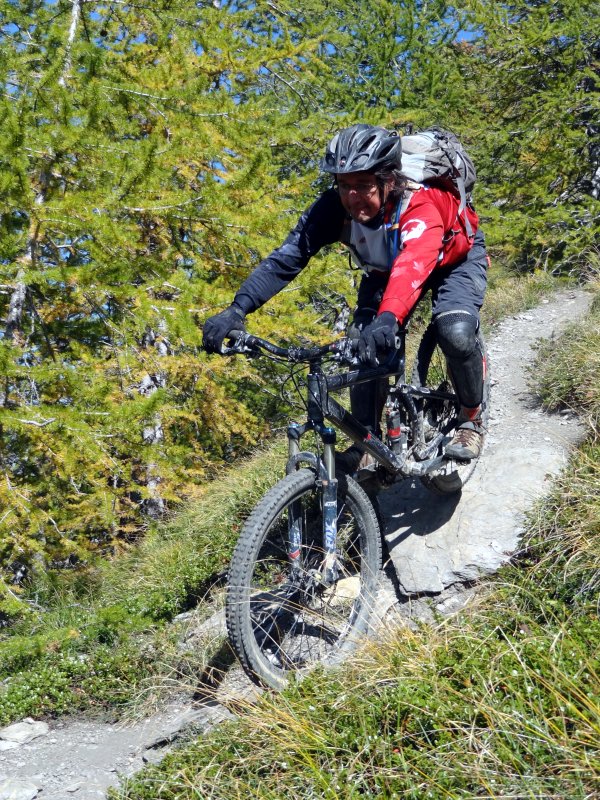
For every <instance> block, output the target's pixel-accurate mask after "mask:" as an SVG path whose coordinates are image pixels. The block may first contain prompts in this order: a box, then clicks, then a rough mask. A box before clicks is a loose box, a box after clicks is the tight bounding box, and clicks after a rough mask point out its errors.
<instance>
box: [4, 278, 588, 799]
mask: <svg viewBox="0 0 600 800" xmlns="http://www.w3.org/2000/svg"><path fill="white" fill-rule="evenodd" d="M590 300H591V297H590V295H589V294H587V293H586V292H584V291H567V292H561V293H559V294H557V295H556V296H554V297H553V298H551V299H550V300H545V301H543V302H542V303H541V304H540V305H539V306H537V307H536V308H534V309H532V310H530V311H527V312H524V313H522V314H519V315H517V316H515V317H511V318H509V319H507V320H505V321H504V322H503V323H502V324H501V325H500V326H499V327H498V329H497V330H496V331H495V333H494V335H493V336H492V337H490V338H489V342H488V347H489V351H490V356H491V362H492V379H493V388H492V404H491V420H490V425H489V434H488V437H487V443H486V449H485V451H484V454H483V456H482V458H481V462H480V464H479V465H478V468H477V470H476V472H475V475H474V476H473V478H472V479H471V481H470V482H469V483H468V484H467V486H466V487H465V489H464V491H463V492H462V494H461V497H460V499H459V500H458V502H457V500H456V498H432V495H431V494H429V493H428V492H427V490H426V489H424V488H423V487H421V486H420V484H419V483H418V482H414V483H411V482H410V481H405V482H403V483H401V484H397V485H396V486H393V487H392V488H391V489H389V490H388V491H386V492H385V493H383V494H382V496H381V500H380V502H381V506H382V510H383V512H384V515H385V517H386V539H387V542H388V547H389V551H390V558H391V563H390V564H389V565H388V567H393V569H388V573H389V574H393V576H394V580H393V581H392V580H390V579H388V580H387V581H386V582H385V584H384V586H383V587H382V590H381V593H380V598H379V609H378V614H379V616H380V618H381V619H384V618H386V619H387V620H389V619H390V618H394V619H397V618H398V617H400V618H404V619H408V618H410V617H418V618H426V617H427V616H429V615H430V614H431V613H432V608H433V607H435V608H436V609H437V610H438V611H441V612H442V613H447V612H452V611H454V610H456V609H457V608H460V607H461V606H462V605H464V603H465V602H466V600H467V599H468V597H469V596H470V594H471V593H472V592H473V591H474V589H473V588H467V587H466V585H465V584H470V583H471V582H472V581H473V580H474V579H476V578H478V577H480V576H481V575H483V574H485V573H489V572H493V571H494V570H496V569H498V567H499V566H500V565H501V564H502V563H503V562H504V561H506V560H507V559H508V557H509V555H510V553H512V552H514V550H515V549H516V547H517V544H518V541H519V535H520V533H521V530H522V524H523V514H524V512H525V511H526V510H527V509H528V508H529V507H530V506H531V504H532V502H533V501H534V499H535V498H536V497H538V496H540V495H541V494H543V493H544V491H545V489H546V487H547V486H548V480H549V479H550V478H551V477H552V476H553V475H555V474H556V473H557V472H558V471H559V470H560V469H561V467H562V466H563V465H564V463H565V460H566V457H567V455H568V452H569V450H570V448H571V446H572V445H573V443H574V442H576V441H577V440H578V438H579V437H580V436H581V435H582V430H581V427H580V425H579V423H578V421H577V419H576V418H575V417H574V416H571V415H564V414H559V415H550V414H546V413H544V412H542V411H541V410H540V409H539V407H538V406H537V405H536V402H535V398H534V397H533V396H532V395H531V393H530V391H529V390H528V380H527V372H528V365H529V364H530V363H531V361H532V358H533V353H534V345H535V343H536V341H537V340H539V339H540V338H546V337H549V336H552V335H554V334H556V333H559V332H560V330H561V329H562V328H563V327H564V326H565V325H566V324H567V323H569V322H571V321H573V320H576V319H579V318H582V317H583V316H584V315H585V313H586V311H587V309H588V307H589V304H590ZM424 596H428V599H422V598H423V597H424ZM391 611H393V612H395V613H393V614H391V613H390V612H391ZM180 624H181V625H182V629H183V630H184V632H185V633H184V634H183V636H182V639H183V640H184V641H183V645H184V646H192V647H193V646H194V640H195V639H196V638H197V637H201V636H203V635H206V627H207V624H208V626H210V627H212V629H213V630H212V631H211V633H213V634H215V633H216V634H219V633H220V632H222V631H223V629H224V626H223V620H222V618H221V617H220V616H219V615H217V616H216V617H215V618H213V619H212V620H209V622H208V623H205V624H204V625H203V626H201V627H200V628H198V627H197V626H196V625H195V622H194V615H193V614H190V615H186V617H185V618H184V619H182V620H180ZM255 692H256V690H255V689H254V688H253V687H252V686H251V685H250V684H249V682H248V681H247V680H246V679H245V678H244V676H243V675H242V674H241V673H240V671H239V669H237V668H236V667H232V668H231V669H230V670H229V672H228V673H227V675H226V676H225V679H224V680H223V681H222V682H221V683H220V685H219V686H218V687H215V688H214V691H213V692H212V693H210V694H208V695H207V696H208V699H207V700H205V701H204V702H198V701H197V700H196V701H195V702H194V700H193V699H192V698H191V697H189V696H182V697H181V698H179V699H178V700H176V701H173V703H172V704H170V705H169V706H168V707H166V708H165V709H163V710H162V712H161V713H160V714H156V715H155V716H153V717H150V718H148V719H145V720H143V721H141V722H137V723H135V724H132V725H129V726H127V725H115V724H104V723H101V722H98V721H94V720H89V719H85V718H78V719H72V720H68V719H67V720H58V721H51V722H49V723H45V722H40V721H34V720H24V721H22V722H21V723H18V724H17V725H14V726H9V727H8V728H5V729H4V730H0V800H34V798H39V800H68V798H74V799H75V800H99V799H100V798H104V797H106V792H107V789H108V787H109V786H114V785H116V784H117V783H118V782H119V779H120V777H123V776H127V775H132V774H134V773H135V772H136V771H138V770H139V769H141V767H142V766H143V765H144V763H147V762H152V761H157V760H159V759H160V758H161V757H162V755H163V754H164V753H165V752H166V751H167V750H168V749H169V748H170V747H171V746H172V743H173V742H174V741H175V740H176V739H177V738H178V737H180V736H181V735H182V733H184V732H185V734H186V735H187V734H188V733H192V732H194V731H199V732H202V731H207V730H209V729H210V728H211V727H212V726H214V725H215V724H218V723H219V722H220V721H222V720H223V719H227V718H229V717H231V712H230V711H229V710H228V701H229V700H231V699H235V700H239V699H251V698H252V696H253V694H254V693H255Z"/></svg>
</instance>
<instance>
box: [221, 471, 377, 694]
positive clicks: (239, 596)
mask: <svg viewBox="0 0 600 800" xmlns="http://www.w3.org/2000/svg"><path fill="white" fill-rule="evenodd" d="M321 503H322V495H321V492H320V490H319V486H318V482H317V481H316V479H315V475H314V473H313V472H312V471H310V470H307V469H303V470H299V471H298V472H295V473H293V474H292V475H288V476H287V477H286V478H284V479H283V480H282V481H280V482H279V483H278V484H277V485H276V486H274V487H273V489H271V490H270V491H269V492H268V493H267V494H266V495H265V497H264V498H263V500H262V501H261V502H260V503H259V504H258V506H257V507H256V509H255V510H254V512H253V513H252V514H251V516H250V517H249V519H248V521H247V523H246V525H245V526H244V529H243V531H242V534H241V537H240V540H239V542H238V545H237V547H236V550H235V552H234V555H233V559H232V565H231V569H230V572H229V576H228V589H227V627H228V633H229V637H230V640H231V642H232V644H233V647H234V649H235V650H236V652H237V654H238V656H239V658H240V661H241V662H242V664H243V666H244V668H245V669H246V671H247V672H248V673H249V674H250V675H251V677H252V678H253V679H255V680H258V681H259V682H260V683H263V684H266V685H267V686H271V687H273V688H276V689H281V688H283V687H284V686H285V685H286V684H287V683H288V681H289V679H290V676H291V675H293V674H302V673H304V672H306V671H307V670H309V669H310V668H311V667H313V666H314V665H315V664H319V663H325V664H328V663H335V662H337V661H338V660H341V659H342V658H343V657H344V656H345V654H347V653H348V652H350V651H351V650H352V649H354V648H355V647H356V646H357V645H358V644H359V642H360V640H361V638H362V636H364V634H365V632H366V630H367V626H368V621H369V616H370V614H371V611H372V608H373V603H374V597H375V593H376V589H377V582H378V573H379V569H380V566H381V539H380V533H379V526H378V523H377V518H376V516H375V512H374V510H373V507H372V505H371V503H370V501H369V500H368V498H367V496H366V495H365V493H364V492H363V491H362V489H361V488H360V487H359V486H358V485H357V484H356V483H355V482H354V481H352V479H348V478H346V477H343V478H342V477H341V476H340V483H339V492H338V539H337V544H338V562H337V563H338V567H339V578H338V580H337V581H336V582H335V583H334V584H333V585H331V586H329V587H326V586H323V584H322V581H320V579H319V574H320V568H321V566H322V563H323V557H324V551H323V545H322V525H323V523H322V506H321ZM290 515H293V518H294V520H296V522H297V523H298V524H299V527H300V532H301V547H300V550H301V552H300V559H299V560H300V561H301V565H302V566H301V568H300V569H296V570H292V568H291V566H290V561H289V559H288V556H287V536H288V522H289V519H290Z"/></svg>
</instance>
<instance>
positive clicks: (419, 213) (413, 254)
mask: <svg viewBox="0 0 600 800" xmlns="http://www.w3.org/2000/svg"><path fill="white" fill-rule="evenodd" d="M447 194H449V193H447ZM443 238H444V220H443V218H442V214H441V211H440V209H438V207H437V205H436V204H435V203H434V202H433V196H430V195H429V192H428V191H427V190H425V189H421V190H419V191H417V192H415V193H414V194H413V196H412V197H411V199H410V202H409V204H408V207H407V209H406V211H405V212H404V214H403V215H402V218H401V220H400V239H401V242H402V249H401V250H400V252H399V253H398V255H397V256H396V258H395V259H394V263H393V264H392V269H391V272H390V278H389V281H388V285H387V288H386V290H385V293H384V295H383V300H382V301H381V305H380V306H379V311H378V313H379V314H382V313H383V312H384V311H391V312H392V314H394V316H395V317H396V319H397V320H398V322H399V323H400V324H402V323H403V322H404V321H405V320H406V318H407V316H408V315H409V314H410V312H411V311H412V309H413V308H414V306H415V305H416V304H417V302H418V300H419V298H420V297H421V294H422V292H423V284H424V283H425V281H426V280H427V278H428V277H429V275H431V273H432V272H433V270H434V269H435V267H436V265H437V263H438V259H439V257H440V253H441V251H442V247H443Z"/></svg>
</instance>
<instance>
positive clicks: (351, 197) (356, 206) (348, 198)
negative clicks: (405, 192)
mask: <svg viewBox="0 0 600 800" xmlns="http://www.w3.org/2000/svg"><path fill="white" fill-rule="evenodd" d="M337 187H338V192H339V194H340V200H341V201H342V205H343V206H344V208H345V209H346V211H347V212H348V214H350V216H351V217H352V219H353V220H356V222H368V221H369V220H371V219H373V217H374V216H375V215H376V214H377V213H378V212H379V209H380V208H381V205H382V202H383V197H384V192H383V191H382V190H381V189H380V187H379V185H378V184H377V181H376V179H375V176H374V175H373V174H371V173H370V172H351V173H349V174H348V175H339V176H338V178H337Z"/></svg>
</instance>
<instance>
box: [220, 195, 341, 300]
mask: <svg viewBox="0 0 600 800" xmlns="http://www.w3.org/2000/svg"><path fill="white" fill-rule="evenodd" d="M344 218H345V212H344V209H343V207H342V204H341V202H340V199H339V196H338V194H337V192H335V191H334V190H333V189H329V190H328V191H326V192H324V193H323V194H322V195H321V196H320V197H319V198H318V199H317V200H316V201H315V202H314V203H313V204H312V205H311V206H310V208H308V209H307V210H306V211H305V212H304V213H303V214H302V216H301V217H300V219H299V220H298V222H297V224H296V226H295V227H294V229H293V230H292V231H290V233H289V234H288V236H287V238H286V239H285V241H284V242H283V244H282V245H281V246H280V247H278V248H276V249H275V250H273V252H272V253H271V254H270V255H269V256H267V257H266V258H265V259H264V260H263V261H261V262H260V264H259V265H258V266H257V267H256V269H255V270H254V271H253V272H252V273H251V274H250V275H249V277H248V278H247V279H246V280H245V281H244V283H243V284H242V285H241V286H240V288H239V289H238V291H237V293H236V295H235V298H234V301H233V302H234V303H235V304H236V305H237V306H239V307H240V308H241V309H242V311H243V312H244V313H245V314H250V313H252V312H253V311H256V309H257V308H260V307H261V306H262V305H264V303H266V302H267V300H270V299H271V298H272V297H273V296H274V295H276V294H277V293H278V292H280V291H281V290H282V289H283V288H284V287H285V286H287V284H288V283H289V282H290V281H291V280H293V278H295V277H296V275H298V273H300V272H301V271H302V270H303V269H304V267H305V266H306V265H307V264H308V262H309V261H310V259H311V258H312V257H313V256H314V255H315V254H316V253H318V252H319V250H321V248H323V247H325V245H328V244H333V242H337V241H339V239H340V236H341V232H342V227H343V223H344Z"/></svg>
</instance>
